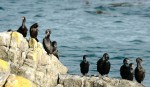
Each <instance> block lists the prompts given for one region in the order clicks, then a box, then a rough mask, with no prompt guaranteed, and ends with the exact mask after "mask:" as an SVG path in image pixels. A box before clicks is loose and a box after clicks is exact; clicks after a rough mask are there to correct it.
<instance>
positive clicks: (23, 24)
mask: <svg viewBox="0 0 150 87" xmlns="http://www.w3.org/2000/svg"><path fill="white" fill-rule="evenodd" d="M25 22H26V18H25V17H24V16H23V17H22V25H21V26H20V27H19V29H18V30H17V32H19V33H21V34H22V35H23V37H26V36H27V31H28V29H27V27H26V25H25Z"/></svg>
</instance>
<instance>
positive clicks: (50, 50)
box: [43, 29, 53, 55]
mask: <svg viewBox="0 0 150 87" xmlns="http://www.w3.org/2000/svg"><path fill="white" fill-rule="evenodd" d="M45 34H46V35H45V37H44V38H43V47H44V49H45V51H46V52H47V54H48V55H49V54H52V53H53V47H52V42H51V40H50V34H51V30H50V29H47V30H46V31H45Z"/></svg>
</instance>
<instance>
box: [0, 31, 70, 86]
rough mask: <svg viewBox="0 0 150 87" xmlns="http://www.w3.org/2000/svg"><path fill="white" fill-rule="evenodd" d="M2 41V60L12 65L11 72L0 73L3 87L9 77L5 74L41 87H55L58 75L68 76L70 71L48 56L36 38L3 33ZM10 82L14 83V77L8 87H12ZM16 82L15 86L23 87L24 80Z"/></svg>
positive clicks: (0, 46)
mask: <svg viewBox="0 0 150 87" xmlns="http://www.w3.org/2000/svg"><path fill="white" fill-rule="evenodd" d="M0 40H1V42H0V54H1V55H0V59H3V60H5V61H7V62H9V63H10V67H9V66H8V68H9V71H3V72H0V73H2V75H1V78H0V81H1V82H0V84H1V86H3V85H4V83H5V81H6V78H7V77H8V75H9V73H8V75H7V74H6V75H5V72H10V73H11V74H14V75H16V76H15V77H13V78H15V79H18V78H22V77H24V78H26V79H28V80H29V81H31V82H33V83H34V84H36V85H37V86H39V87H55V86H56V85H57V79H58V75H59V74H66V73H67V71H68V69H67V68H66V67H65V66H64V65H63V64H62V63H61V62H60V61H59V60H58V59H57V58H56V57H55V56H54V55H47V53H46V52H45V50H44V49H43V46H42V44H41V43H40V42H37V41H36V40H35V39H34V38H30V39H29V40H27V39H26V38H24V37H23V36H22V34H20V33H18V32H2V33H0ZM18 76H21V77H18ZM2 77H3V78H2ZM10 78H11V80H10ZM1 79H2V80H1ZM9 81H10V82H12V81H13V80H12V76H10V77H9V78H8V79H7V84H6V86H9V85H10V86H11V83H9ZM15 81H18V83H14V84H17V85H19V86H20V87H22V86H21V85H20V84H21V81H22V80H21V81H20V80H15ZM27 82H28V81H27ZM8 84H9V85H8ZM22 84H24V83H22ZM19 86H18V87H19ZM13 87H14V86H13ZM26 87H28V86H26ZM31 87H32V86H31Z"/></svg>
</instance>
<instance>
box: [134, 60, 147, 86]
mask: <svg viewBox="0 0 150 87" xmlns="http://www.w3.org/2000/svg"><path fill="white" fill-rule="evenodd" d="M142 61H143V60H142V59H141V58H137V59H136V63H137V67H136V68H135V79H136V81H137V82H139V83H141V82H142V81H143V80H144V78H145V70H144V68H143V67H142V65H141V63H142Z"/></svg>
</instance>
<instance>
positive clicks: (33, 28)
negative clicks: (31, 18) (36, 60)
mask: <svg viewBox="0 0 150 87" xmlns="http://www.w3.org/2000/svg"><path fill="white" fill-rule="evenodd" d="M37 35H38V23H34V24H33V25H32V26H31V27H30V36H31V38H34V39H35V40H36V41H37V42H39V40H38V39H37Z"/></svg>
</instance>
